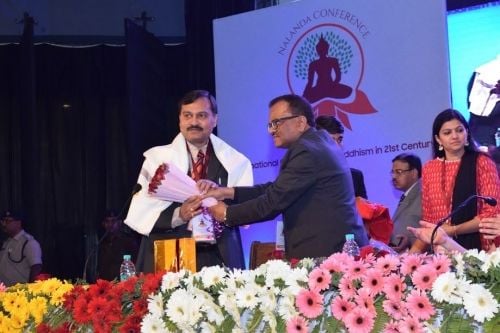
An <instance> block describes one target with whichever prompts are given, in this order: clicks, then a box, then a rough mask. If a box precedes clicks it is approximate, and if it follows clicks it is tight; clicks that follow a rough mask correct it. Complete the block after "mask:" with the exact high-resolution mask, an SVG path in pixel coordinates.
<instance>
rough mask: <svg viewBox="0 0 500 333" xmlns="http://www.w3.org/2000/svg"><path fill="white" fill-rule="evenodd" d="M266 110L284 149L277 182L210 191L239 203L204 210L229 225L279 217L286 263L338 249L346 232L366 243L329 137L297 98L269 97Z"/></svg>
mask: <svg viewBox="0 0 500 333" xmlns="http://www.w3.org/2000/svg"><path fill="white" fill-rule="evenodd" d="M269 108H270V111H269V123H268V125H267V128H268V131H269V134H271V135H272V137H273V141H274V145H275V146H276V147H278V148H284V149H286V150H287V151H286V153H285V155H284V156H283V158H282V160H281V164H280V171H279V174H278V176H277V178H276V179H275V180H274V181H273V182H269V183H266V184H260V185H255V186H247V187H242V186H235V187H218V188H215V189H214V188H213V187H211V188H210V189H208V192H207V193H206V196H213V197H215V198H217V199H219V200H221V199H232V200H234V201H235V202H237V203H238V204H234V205H231V206H227V205H226V204H225V203H224V202H219V203H218V204H217V205H215V206H212V207H210V208H209V211H210V212H211V213H212V214H213V216H214V217H215V218H216V219H218V220H220V221H223V222H224V223H225V224H226V225H228V226H237V225H241V224H247V223H251V222H260V221H268V220H270V219H273V218H275V217H276V216H277V215H279V214H283V230H284V235H285V254H286V256H287V258H288V259H292V258H295V259H302V258H306V257H324V256H329V255H331V254H332V253H334V252H338V251H341V250H342V246H343V244H344V242H345V235H346V234H354V236H355V239H356V241H357V242H358V244H359V246H364V245H366V244H367V243H368V239H367V235H366V232H365V229H364V227H363V223H362V221H361V218H360V217H359V215H358V213H357V211H356V206H355V203H354V188H353V184H352V179H351V173H350V170H349V167H348V166H347V161H346V159H345V157H344V154H343V153H342V150H341V149H340V147H339V146H338V145H337V144H335V143H334V141H333V139H332V138H331V137H330V135H329V134H328V133H327V132H326V131H324V130H316V128H315V124H314V114H313V110H312V107H311V105H310V104H309V102H307V101H306V100H305V99H304V98H303V97H300V96H297V95H283V96H279V97H276V98H275V99H273V100H272V101H271V102H270V103H269ZM200 183H201V182H200ZM200 183H199V186H200V188H202V189H205V185H204V184H203V183H201V184H200Z"/></svg>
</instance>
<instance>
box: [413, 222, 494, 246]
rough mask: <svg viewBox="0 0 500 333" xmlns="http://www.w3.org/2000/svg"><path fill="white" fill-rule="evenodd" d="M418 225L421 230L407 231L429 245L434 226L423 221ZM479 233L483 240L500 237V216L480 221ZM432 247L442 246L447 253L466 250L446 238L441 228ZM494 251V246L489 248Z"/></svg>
mask: <svg viewBox="0 0 500 333" xmlns="http://www.w3.org/2000/svg"><path fill="white" fill-rule="evenodd" d="M420 225H421V228H413V227H408V230H409V231H411V232H412V233H413V234H414V235H415V237H417V238H418V239H419V240H421V241H423V242H424V243H426V244H429V243H430V242H431V235H432V231H433V230H434V227H435V225H434V224H432V223H429V222H425V221H420ZM479 232H480V233H482V234H483V237H484V238H485V239H495V238H496V237H498V236H500V215H497V216H496V217H487V218H484V219H482V220H481V221H480V222H479ZM434 245H439V246H442V247H443V248H445V249H446V250H448V251H457V252H464V251H465V250H466V249H465V248H464V247H463V246H461V245H460V244H458V243H457V242H455V241H454V240H453V238H451V237H450V236H448V234H447V233H446V232H445V231H444V230H443V228H438V230H437V232H436V236H435V238H434ZM495 249H496V247H495V246H491V247H490V249H489V250H490V251H491V252H493V251H494V250H495Z"/></svg>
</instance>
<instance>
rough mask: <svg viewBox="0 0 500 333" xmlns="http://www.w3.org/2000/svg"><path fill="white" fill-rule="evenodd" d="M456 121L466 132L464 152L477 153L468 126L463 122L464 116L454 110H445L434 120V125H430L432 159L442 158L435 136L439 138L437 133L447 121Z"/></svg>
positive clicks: (442, 152) (442, 153)
mask: <svg viewBox="0 0 500 333" xmlns="http://www.w3.org/2000/svg"><path fill="white" fill-rule="evenodd" d="M453 119H456V120H458V121H459V122H461V123H462V125H463V126H464V127H465V129H466V130H467V142H468V143H469V144H468V145H466V146H465V151H466V152H467V151H478V149H477V146H476V143H475V142H474V140H473V139H472V136H471V133H470V128H469V124H468V123H467V121H465V118H464V116H462V114H461V113H460V112H458V111H457V110H454V109H446V110H444V111H443V112H441V113H439V114H438V115H437V116H436V118H435V119H434V123H433V124H432V153H433V155H434V158H436V157H444V156H445V155H444V150H439V143H438V142H437V140H436V136H439V131H440V130H441V127H443V124H444V123H445V122H447V121H450V120H453Z"/></svg>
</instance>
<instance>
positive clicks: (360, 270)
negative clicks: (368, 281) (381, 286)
mask: <svg viewBox="0 0 500 333" xmlns="http://www.w3.org/2000/svg"><path fill="white" fill-rule="evenodd" d="M367 268H368V265H367V264H366V263H365V262H363V261H361V260H359V261H352V262H351V263H349V264H347V265H346V266H344V272H345V275H347V276H348V277H349V278H350V279H353V280H354V279H361V278H362V277H363V276H364V275H365V272H366V270H367Z"/></svg>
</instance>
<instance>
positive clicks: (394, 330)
mask: <svg viewBox="0 0 500 333" xmlns="http://www.w3.org/2000/svg"><path fill="white" fill-rule="evenodd" d="M383 332H384V333H400V332H399V329H398V324H397V323H396V322H394V321H390V322H388V323H386V324H385V326H384V331H383Z"/></svg>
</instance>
